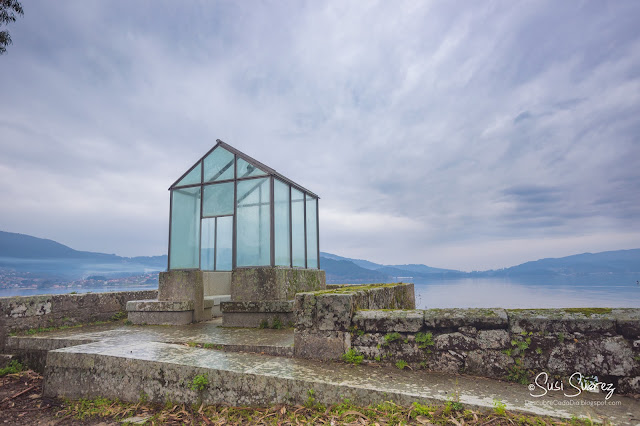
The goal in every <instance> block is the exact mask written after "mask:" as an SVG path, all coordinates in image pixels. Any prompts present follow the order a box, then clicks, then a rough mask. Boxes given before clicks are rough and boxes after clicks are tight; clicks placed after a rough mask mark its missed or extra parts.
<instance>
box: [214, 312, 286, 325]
mask: <svg viewBox="0 0 640 426" xmlns="http://www.w3.org/2000/svg"><path fill="white" fill-rule="evenodd" d="M293 323H294V316H293V313H292V312H223V313H222V326H223V327H246V328H260V327H261V328H289V327H293Z"/></svg>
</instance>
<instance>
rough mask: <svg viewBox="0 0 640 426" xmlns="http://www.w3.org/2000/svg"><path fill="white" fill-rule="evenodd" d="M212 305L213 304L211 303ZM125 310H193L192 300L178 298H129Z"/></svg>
mask: <svg viewBox="0 0 640 426" xmlns="http://www.w3.org/2000/svg"><path fill="white" fill-rule="evenodd" d="M211 306H213V305H211ZM127 311H129V312H130V313H131V312H181V311H193V301H191V300H180V301H168V300H130V301H129V302H127Z"/></svg>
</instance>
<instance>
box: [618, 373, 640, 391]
mask: <svg viewBox="0 0 640 426" xmlns="http://www.w3.org/2000/svg"><path fill="white" fill-rule="evenodd" d="M618 392H620V393H623V394H624V393H631V394H636V395H637V394H640V376H635V377H621V378H620V380H618Z"/></svg>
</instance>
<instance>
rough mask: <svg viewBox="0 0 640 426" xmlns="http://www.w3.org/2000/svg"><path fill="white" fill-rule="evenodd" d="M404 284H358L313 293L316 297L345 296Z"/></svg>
mask: <svg viewBox="0 0 640 426" xmlns="http://www.w3.org/2000/svg"><path fill="white" fill-rule="evenodd" d="M402 284H403V283H380V284H358V285H345V286H343V287H340V288H335V289H331V290H320V291H314V292H313V293H314V294H316V295H321V294H345V293H356V292H358V291H368V290H374V289H377V288H385V287H386V288H388V287H396V286H398V285H402Z"/></svg>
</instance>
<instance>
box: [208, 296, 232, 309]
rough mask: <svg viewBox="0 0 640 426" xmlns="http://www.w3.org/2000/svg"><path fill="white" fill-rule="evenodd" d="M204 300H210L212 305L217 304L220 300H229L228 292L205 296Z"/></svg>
mask: <svg viewBox="0 0 640 426" xmlns="http://www.w3.org/2000/svg"><path fill="white" fill-rule="evenodd" d="M204 300H211V301H212V302H213V305H212V306H218V305H220V304H221V303H222V302H231V295H230V294H221V295H216V296H205V297H204Z"/></svg>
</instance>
